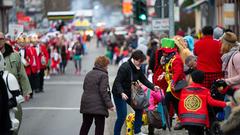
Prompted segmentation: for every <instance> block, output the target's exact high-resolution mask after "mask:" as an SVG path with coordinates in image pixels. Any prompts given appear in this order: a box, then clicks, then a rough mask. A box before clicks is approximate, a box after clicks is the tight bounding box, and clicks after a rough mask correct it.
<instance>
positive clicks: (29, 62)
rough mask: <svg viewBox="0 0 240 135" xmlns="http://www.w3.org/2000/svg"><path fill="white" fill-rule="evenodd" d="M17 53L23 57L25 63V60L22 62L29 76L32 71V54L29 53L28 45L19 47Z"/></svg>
mask: <svg viewBox="0 0 240 135" xmlns="http://www.w3.org/2000/svg"><path fill="white" fill-rule="evenodd" d="M19 53H20V55H21V57H23V58H24V60H25V61H26V63H25V62H22V63H23V64H24V67H25V70H26V73H27V75H28V76H30V75H31V72H32V69H31V65H32V64H33V55H32V54H31V50H30V47H29V46H27V47H25V48H22V49H20V50H19ZM22 55H24V56H22Z"/></svg>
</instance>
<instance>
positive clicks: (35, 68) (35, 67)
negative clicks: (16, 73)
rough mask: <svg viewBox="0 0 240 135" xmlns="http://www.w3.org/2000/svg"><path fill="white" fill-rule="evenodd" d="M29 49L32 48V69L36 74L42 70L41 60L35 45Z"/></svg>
mask: <svg viewBox="0 0 240 135" xmlns="http://www.w3.org/2000/svg"><path fill="white" fill-rule="evenodd" d="M29 50H30V52H31V54H32V57H33V62H32V65H31V70H32V73H34V74H36V73H38V71H39V70H40V63H39V60H38V56H37V51H36V48H35V47H34V46H31V47H30V48H29Z"/></svg>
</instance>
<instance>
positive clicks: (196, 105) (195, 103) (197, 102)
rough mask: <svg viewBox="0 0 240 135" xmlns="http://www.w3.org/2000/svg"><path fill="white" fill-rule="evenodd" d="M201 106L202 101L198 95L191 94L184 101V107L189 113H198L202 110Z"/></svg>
mask: <svg viewBox="0 0 240 135" xmlns="http://www.w3.org/2000/svg"><path fill="white" fill-rule="evenodd" d="M201 105H202V100H201V99H200V98H199V97H198V96H197V95H193V94H191V95H189V96H187V98H186V99H185V100H184V107H185V108H186V109H187V110H188V111H197V110H198V109H200V108H201Z"/></svg>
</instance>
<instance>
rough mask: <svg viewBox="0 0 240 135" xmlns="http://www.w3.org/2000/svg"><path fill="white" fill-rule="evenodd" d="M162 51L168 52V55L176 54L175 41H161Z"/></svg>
mask: <svg viewBox="0 0 240 135" xmlns="http://www.w3.org/2000/svg"><path fill="white" fill-rule="evenodd" d="M161 45H162V46H161V49H160V50H162V51H164V52H166V53H171V52H175V51H177V49H176V48H175V41H174V40H173V39H170V38H163V39H162V40H161Z"/></svg>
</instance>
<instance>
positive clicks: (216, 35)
mask: <svg viewBox="0 0 240 135" xmlns="http://www.w3.org/2000/svg"><path fill="white" fill-rule="evenodd" d="M223 34H224V31H223V29H222V28H220V27H216V28H215V29H214V30H213V38H214V39H216V40H218V39H220V38H221V37H222V35H223Z"/></svg>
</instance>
